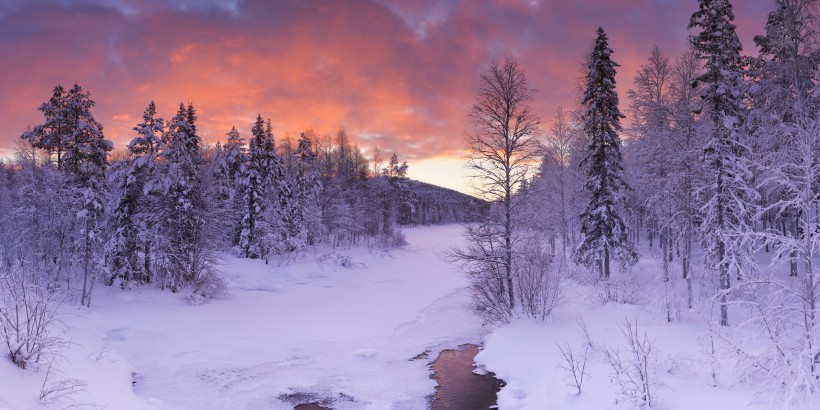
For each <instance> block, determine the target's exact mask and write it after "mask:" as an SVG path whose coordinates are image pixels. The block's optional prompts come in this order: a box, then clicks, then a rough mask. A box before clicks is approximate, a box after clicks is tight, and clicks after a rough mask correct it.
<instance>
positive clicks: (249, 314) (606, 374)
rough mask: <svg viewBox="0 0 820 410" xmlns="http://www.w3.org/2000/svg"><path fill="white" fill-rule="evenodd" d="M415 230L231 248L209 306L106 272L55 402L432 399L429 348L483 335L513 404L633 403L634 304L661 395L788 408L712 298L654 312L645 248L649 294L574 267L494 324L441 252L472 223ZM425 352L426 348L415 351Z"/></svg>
mask: <svg viewBox="0 0 820 410" xmlns="http://www.w3.org/2000/svg"><path fill="white" fill-rule="evenodd" d="M406 235H407V239H408V241H409V243H410V244H409V245H408V246H407V247H405V248H403V249H398V250H393V251H391V252H387V253H384V252H381V251H378V250H370V249H367V248H364V247H362V248H354V249H339V250H335V251H332V250H325V251H316V252H313V253H308V254H305V255H303V256H302V257H301V259H300V260H298V261H295V262H294V261H291V262H290V263H287V264H283V265H282V266H279V267H275V266H272V265H265V264H264V263H263V262H261V261H256V260H247V259H237V258H232V257H226V258H225V259H224V261H223V265H222V266H221V270H222V271H223V272H224V273H225V276H226V278H227V280H228V283H229V287H230V296H229V297H228V298H226V299H221V300H215V301H212V302H210V303H208V304H204V305H200V306H193V305H191V304H189V303H188V302H186V301H185V299H184V298H183V297H181V296H180V295H177V294H171V293H169V292H160V291H158V290H156V289H154V288H153V287H150V286H149V287H145V288H142V289H137V290H134V291H131V292H122V291H120V290H119V289H116V288H108V287H98V288H97V291H96V296H95V302H94V305H93V307H92V308H91V309H82V308H79V307H76V306H73V305H72V306H67V307H65V309H64V311H65V313H66V314H65V316H64V317H63V321H64V322H65V324H66V325H67V329H66V331H65V333H64V335H63V336H64V337H66V338H67V339H68V340H69V341H70V342H71V344H70V345H69V347H68V348H67V349H65V350H64V351H63V352H62V358H61V359H59V360H58V361H57V362H56V363H55V364H54V370H53V371H52V374H51V375H50V376H49V380H48V381H47V382H46V385H47V386H52V385H56V383H58V382H59V381H60V380H68V379H76V380H81V381H84V382H86V383H87V384H86V385H85V386H84V387H83V388H82V390H83V391H81V392H77V393H75V394H73V395H70V396H67V397H64V398H62V399H60V400H56V401H54V402H53V403H51V405H50V406H45V407H49V408H64V407H66V406H67V405H71V404H77V405H79V406H77V407H76V408H88V409H94V408H107V409H291V408H293V405H294V404H296V403H299V402H306V401H319V400H329V401H331V402H332V405H331V406H332V407H333V408H335V409H376V410H379V409H384V410H387V409H425V408H427V406H428V404H427V403H428V396H429V395H431V394H432V393H433V392H434V388H435V382H434V381H433V380H431V379H430V378H429V376H430V371H429V368H428V364H429V360H432V359H434V358H435V357H436V356H437V354H438V352H440V351H441V350H443V349H448V348H454V347H456V346H458V345H460V344H462V343H468V342H472V343H477V342H483V343H484V350H483V351H482V352H481V353H479V355H478V356H477V358H476V361H477V363H478V364H479V365H482V366H483V367H485V368H486V369H488V370H490V371H493V372H495V373H496V375H497V376H498V377H499V378H501V379H503V380H505V381H506V382H507V385H506V387H504V388H503V389H502V390H501V392H500V393H499V407H500V408H501V409H533V410H540V409H610V408H613V409H630V408H634V404H633V402H632V401H630V400H629V397H627V396H624V395H623V394H620V393H619V392H620V390H621V389H619V388H618V383H617V380H616V378H614V377H613V372H612V369H611V367H610V366H609V365H608V364H607V361H606V359H605V356H604V353H603V349H602V347H607V348H609V349H611V350H612V351H618V350H620V352H621V353H626V352H627V350H626V341H625V340H624V338H623V336H622V334H621V326H622V325H623V323H624V320H625V319H629V320H632V321H637V323H638V326H639V332H640V334H643V332H644V331H645V332H646V335H647V336H648V340H650V341H651V342H652V347H653V350H652V353H651V361H650V373H649V374H650V376H651V378H652V385H653V390H652V391H653V407H655V408H663V409H699V410H700V409H712V408H719V409H747V408H750V409H767V408H779V407H780V406H778V403H777V402H776V401H772V400H771V397H767V396H757V395H755V391H754V389H753V388H752V387H750V386H749V385H747V384H743V383H738V382H733V381H734V380H736V376H735V375H734V374H733V373H732V362H731V360H730V359H724V360H718V361H712V360H709V357H711V355H710V354H709V351H710V342H709V337H708V334H709V333H708V331H707V328H706V326H705V325H704V319H703V314H704V312H703V311H702V310H693V311H682V312H680V319H679V320H676V321H673V322H672V323H667V322H666V320H665V316H664V314H662V313H654V314H653V313H650V312H662V311H663V309H659V308H658V306H657V296H658V295H657V294H655V293H657V292H656V291H654V290H653V288H652V287H651V286H646V285H647V284H648V283H650V282H653V283H657V279H653V275H656V274H657V273H658V272H659V267H658V263H657V259H656V258H654V257H652V256H651V252H650V251H649V250H648V249H646V248H643V249H642V250H641V251H642V252H641V253H642V255H643V258H642V260H641V262H639V264H638V265H637V266H636V267H635V268H634V273H635V275H636V276H635V277H636V282H635V283H636V284H637V285H638V288H639V289H640V290H641V295H640V296H636V297H637V298H638V299H640V303H639V304H638V305H629V304H617V303H609V304H606V305H603V304H601V302H600V301H599V299H598V298H597V297H596V292H597V291H596V288H595V287H594V286H591V285H579V284H578V283H577V282H575V281H573V280H572V279H569V280H567V281H566V289H565V292H564V294H565V303H564V304H563V305H561V306H560V307H559V308H558V309H557V311H556V312H554V314H553V316H552V318H550V319H548V321H547V322H544V323H542V322H534V321H529V320H519V321H516V322H514V323H512V324H509V325H507V326H503V327H500V328H497V329H495V330H494V331H493V332H492V333H489V334H488V333H487V332H489V331H490V330H491V329H492V328H491V327H490V326H482V324H481V321H480V320H479V319H478V318H476V317H475V316H474V315H472V313H470V312H469V310H468V308H467V304H468V303H469V299H468V297H469V295H468V292H467V290H466V286H467V280H466V278H464V277H463V276H462V275H461V274H460V273H459V272H457V271H456V270H455V269H454V268H453V267H452V266H450V265H448V264H447V263H446V262H444V261H443V260H442V259H441V256H442V253H443V252H444V251H446V250H447V249H448V248H449V247H450V246H452V245H456V244H458V243H459V241H460V227H459V226H444V227H426V228H414V229H408V230H406ZM343 265H346V266H343ZM678 282H679V283H676V285H677V286H678V287H679V290H680V289H682V286H683V283H682V281H680V280H678ZM700 286H705V285H699V287H700ZM698 293H699V294H700V293H703V294H707V293H708V289H703V290H702V291H701V289H699V291H698ZM681 297H682V296H681ZM579 318H580V319H582V320H583V322H584V323H586V326H587V328H588V331H589V334H590V336H591V339H592V341H593V342H594V344H595V348H594V349H592V350H591V351H590V352H589V355H588V364H587V372H588V375H587V376H586V378H585V380H584V383H583V386H582V393H581V394H580V395H576V394H575V393H576V392H575V387H572V386H571V385H568V383H567V381H568V379H567V377H568V373H567V372H565V371H563V370H561V369H559V368H557V366H559V365H561V364H562V360H561V357H560V351H559V349H558V345H559V344H560V345H561V346H562V347H565V348H566V347H567V346H569V347H571V348H572V349H573V350H574V351H575V352H576V354H578V353H580V352H582V351H583V346H584V343H585V342H584V338H583V337H582V332H581V329H580V327H579V325H578V321H579ZM426 351H429V352H430V353H429V355H428V359H421V360H411V359H413V358H414V357H416V356H417V355H419V354H421V353H423V352H426ZM722 357H729V355H723V356H722ZM713 368H714V369H715V374H716V381H717V385H716V386H715V385H714V381H713V379H712V376H711V374H712V369H713ZM45 373H46V370H45V368H40V369H28V370H21V369H18V368H17V367H15V366H14V365H13V364H11V363H10V362H9V361H8V360H2V361H0V380H2V381H3V383H0V409H13V410H18V409H39V408H42V407H44V406H43V405H41V404H40V402H39V400H38V395H39V394H40V392H41V390H42V388H43V379H44V377H45ZM132 383H133V384H132ZM808 406H809V405H808V404H807V407H808Z"/></svg>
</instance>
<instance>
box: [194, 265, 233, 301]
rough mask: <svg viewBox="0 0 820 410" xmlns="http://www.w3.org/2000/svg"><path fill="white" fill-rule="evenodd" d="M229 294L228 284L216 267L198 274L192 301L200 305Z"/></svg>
mask: <svg viewBox="0 0 820 410" xmlns="http://www.w3.org/2000/svg"><path fill="white" fill-rule="evenodd" d="M227 294H228V284H227V283H225V279H224V278H223V277H222V276H220V274H219V272H217V271H216V270H214V269H206V270H204V271H202V273H200V274H199V275H197V277H196V279H194V282H193V289H192V290H191V295H190V302H191V303H192V304H195V305H200V304H203V303H206V302H208V301H209V300H211V299H216V298H221V297H225V296H226V295H227Z"/></svg>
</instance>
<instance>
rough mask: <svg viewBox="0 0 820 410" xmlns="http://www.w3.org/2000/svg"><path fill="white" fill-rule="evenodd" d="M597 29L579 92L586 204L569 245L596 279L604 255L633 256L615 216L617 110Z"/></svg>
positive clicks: (619, 200) (621, 186) (603, 272)
mask: <svg viewBox="0 0 820 410" xmlns="http://www.w3.org/2000/svg"><path fill="white" fill-rule="evenodd" d="M611 55H612V49H610V48H609V44H608V40H607V36H606V34H605V33H604V30H603V28H600V27H599V28H598V31H597V38H596V39H595V44H594V46H593V49H592V54H591V55H590V60H589V65H588V67H587V74H586V89H585V91H584V98H583V101H582V104H583V109H584V113H583V121H584V127H583V129H584V133H585V134H586V136H587V138H588V141H589V145H588V146H587V149H586V156H585V158H584V159H583V160H582V161H581V166H582V167H584V168H585V170H586V174H587V178H586V182H585V184H584V190H585V191H586V193H587V194H588V195H589V203H588V204H587V206H586V209H585V210H584V212H583V213H582V214H581V234H582V241H581V243H580V244H579V245H578V247H577V249H576V250H575V261H576V263H578V264H580V265H584V266H587V267H595V268H597V270H598V272H599V274H600V277H601V278H602V279H608V278H609V274H610V260H611V259H614V260H616V261H618V262H620V263H621V265H622V266H624V267H626V266H630V265H632V264H634V263H635V262H636V261H637V254H636V253H635V250H634V249H633V248H632V244H631V243H630V242H629V237H628V235H627V228H626V225H625V224H624V222H623V219H622V218H621V215H620V213H621V211H622V206H623V196H622V195H623V192H624V191H627V190H628V189H629V186H628V185H627V184H626V181H624V179H623V176H622V175H623V158H622V157H621V139H620V137H619V136H618V133H619V132H620V131H621V118H624V115H623V114H621V112H620V110H619V109H618V93H617V92H616V91H615V67H618V64H617V63H615V62H614V61H613V60H612V58H611Z"/></svg>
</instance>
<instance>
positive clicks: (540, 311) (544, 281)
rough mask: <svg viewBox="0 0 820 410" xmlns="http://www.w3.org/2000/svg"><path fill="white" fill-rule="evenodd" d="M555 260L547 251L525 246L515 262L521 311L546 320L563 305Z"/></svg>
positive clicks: (534, 246) (537, 247)
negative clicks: (559, 305)
mask: <svg viewBox="0 0 820 410" xmlns="http://www.w3.org/2000/svg"><path fill="white" fill-rule="evenodd" d="M552 262H553V256H552V254H551V253H549V252H548V251H547V249H546V248H545V247H542V246H538V245H537V244H532V245H529V246H526V247H525V248H524V250H523V252H521V253H520V254H519V255H518V256H517V257H516V259H515V264H514V265H513V268H514V270H515V273H516V275H515V276H516V278H517V281H515V285H516V295H517V297H518V300H519V303H520V306H521V310H522V311H523V312H524V314H525V315H527V316H529V317H532V318H534V319H539V320H544V319H546V318H547V316H549V315H550V313H552V310H553V309H554V308H555V307H556V306H557V305H558V304H560V303H561V280H560V279H561V278H560V276H558V274H557V273H556V272H555V270H554V269H553V267H552V265H553V263H552Z"/></svg>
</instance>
